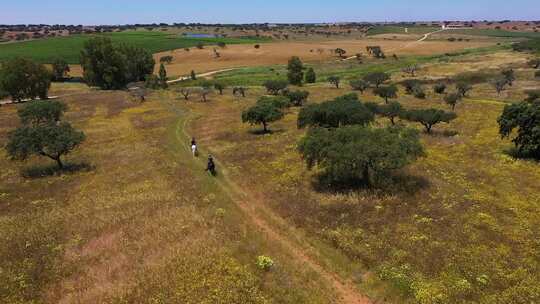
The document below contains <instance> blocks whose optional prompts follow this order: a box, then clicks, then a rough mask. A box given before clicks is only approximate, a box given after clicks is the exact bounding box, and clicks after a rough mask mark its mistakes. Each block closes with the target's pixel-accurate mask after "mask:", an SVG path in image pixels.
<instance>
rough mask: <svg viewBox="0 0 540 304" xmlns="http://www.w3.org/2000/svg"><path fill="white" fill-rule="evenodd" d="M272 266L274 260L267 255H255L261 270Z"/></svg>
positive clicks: (266, 269)
mask: <svg viewBox="0 0 540 304" xmlns="http://www.w3.org/2000/svg"><path fill="white" fill-rule="evenodd" d="M273 266H274V261H273V260H272V259H271V258H270V257H267V256H264V255H260V256H258V257H257V267H259V268H260V269H262V270H265V271H268V270H270V269H271V268H272V267H273Z"/></svg>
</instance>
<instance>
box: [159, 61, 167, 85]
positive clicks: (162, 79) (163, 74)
mask: <svg viewBox="0 0 540 304" xmlns="http://www.w3.org/2000/svg"><path fill="white" fill-rule="evenodd" d="M159 84H160V86H161V88H162V89H166V88H167V86H168V84H167V70H166V69H165V65H163V63H162V64H161V65H160V66H159Z"/></svg>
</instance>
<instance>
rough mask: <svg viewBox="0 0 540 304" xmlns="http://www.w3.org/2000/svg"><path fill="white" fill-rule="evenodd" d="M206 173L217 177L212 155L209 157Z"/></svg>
mask: <svg viewBox="0 0 540 304" xmlns="http://www.w3.org/2000/svg"><path fill="white" fill-rule="evenodd" d="M206 171H208V172H210V173H211V174H212V175H216V164H215V163H214V158H213V157H212V155H210V154H209V155H208V164H207V165H206Z"/></svg>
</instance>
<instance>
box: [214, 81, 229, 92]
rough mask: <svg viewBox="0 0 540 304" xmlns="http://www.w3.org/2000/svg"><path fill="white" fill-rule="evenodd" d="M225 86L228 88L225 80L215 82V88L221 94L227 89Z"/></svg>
mask: <svg viewBox="0 0 540 304" xmlns="http://www.w3.org/2000/svg"><path fill="white" fill-rule="evenodd" d="M225 88H227V86H226V85H225V84H224V83H223V82H219V81H216V82H214V89H216V90H217V91H218V92H219V95H223V90H225Z"/></svg>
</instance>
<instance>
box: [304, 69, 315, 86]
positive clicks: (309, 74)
mask: <svg viewBox="0 0 540 304" xmlns="http://www.w3.org/2000/svg"><path fill="white" fill-rule="evenodd" d="M316 81H317V75H316V74H315V70H314V69H313V68H309V69H308V70H307V71H306V83H315V82H316Z"/></svg>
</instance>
